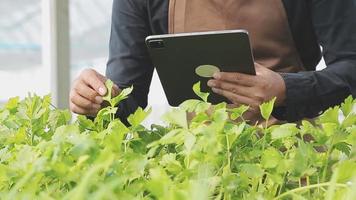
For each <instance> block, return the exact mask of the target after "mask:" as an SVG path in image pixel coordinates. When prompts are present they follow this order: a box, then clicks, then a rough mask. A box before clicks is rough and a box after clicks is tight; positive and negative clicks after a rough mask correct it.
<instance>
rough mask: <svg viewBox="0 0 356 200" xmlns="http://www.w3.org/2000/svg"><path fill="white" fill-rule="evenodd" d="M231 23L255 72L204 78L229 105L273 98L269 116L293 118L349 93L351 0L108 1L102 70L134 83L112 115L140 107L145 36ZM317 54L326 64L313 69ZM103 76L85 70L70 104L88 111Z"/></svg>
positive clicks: (354, 44) (145, 81) (146, 69)
mask: <svg viewBox="0 0 356 200" xmlns="http://www.w3.org/2000/svg"><path fill="white" fill-rule="evenodd" d="M239 28H243V29H247V30H248V31H249V33H250V35H251V42H252V46H253V52H254V56H255V59H256V65H255V68H256V71H257V75H256V76H249V75H244V74H239V73H217V74H215V75H214V79H212V80H211V81H209V82H208V85H209V86H210V87H211V88H212V89H213V91H214V92H216V93H218V94H221V95H223V96H225V97H227V98H228V99H230V100H231V102H232V103H233V104H234V105H235V106H238V105H241V104H245V105H250V108H251V112H254V113H257V112H258V105H259V104H260V103H262V102H264V101H268V100H270V99H272V98H273V97H277V102H276V108H275V110H274V113H273V115H274V116H275V117H276V118H278V119H280V120H287V121H297V120H300V119H302V118H312V117H315V116H317V115H318V114H320V113H321V112H322V111H324V110H325V109H327V108H328V107H330V106H334V105H337V104H340V103H341V102H342V101H343V99H344V98H346V97H347V96H348V95H350V94H352V95H353V96H354V97H356V1H355V0H343V1H340V0H297V1H296V0H114V4H113V14H112V31H111V40H110V57H109V62H108V65H107V73H106V76H107V77H108V78H110V79H112V80H113V81H114V82H115V83H116V84H117V86H115V89H114V90H115V92H116V93H118V92H119V91H120V90H119V87H120V88H125V87H128V86H131V85H134V92H133V93H132V95H131V96H130V98H129V99H127V100H126V101H125V102H123V103H122V104H120V105H119V113H118V116H119V117H121V118H122V119H125V118H126V116H128V115H129V114H130V113H132V112H133V111H134V110H135V109H136V108H137V107H138V106H141V107H146V106H147V95H148V91H149V86H150V83H151V78H152V73H153V68H154V67H153V66H152V63H151V60H150V58H149V56H148V53H147V49H146V47H145V44H144V39H145V37H146V36H148V35H156V34H165V33H179V32H193V31H208V30H226V29H239ZM320 46H322V49H323V50H322V52H321V50H320ZM321 53H322V55H323V56H324V59H325V61H326V64H327V68H326V69H324V70H322V71H315V67H316V65H317V64H318V62H319V61H320V58H321ZM237 56H238V55H237ZM105 80H106V77H104V76H103V75H100V74H98V73H97V72H95V71H94V70H90V69H88V70H85V71H84V72H83V73H82V74H81V75H80V76H79V77H78V79H77V80H76V82H75V83H74V86H73V89H72V91H71V95H70V96H71V98H70V104H71V110H72V111H73V112H75V113H78V114H84V115H96V113H97V112H98V110H99V109H100V105H101V103H102V96H103V95H105V93H106V92H107V91H106V89H105V86H104V82H105Z"/></svg>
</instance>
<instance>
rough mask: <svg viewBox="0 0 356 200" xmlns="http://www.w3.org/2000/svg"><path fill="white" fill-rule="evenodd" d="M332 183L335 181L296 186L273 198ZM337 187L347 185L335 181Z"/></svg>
mask: <svg viewBox="0 0 356 200" xmlns="http://www.w3.org/2000/svg"><path fill="white" fill-rule="evenodd" d="M331 184H334V183H330V182H326V183H319V184H314V185H309V186H305V187H300V188H295V189H293V190H289V191H287V192H285V193H283V194H281V195H279V196H277V197H276V198H274V199H273V200H277V199H282V198H283V197H286V196H288V195H291V194H293V193H297V192H301V191H304V190H308V189H313V188H320V187H325V186H330V185H331ZM335 187H343V188H347V185H346V184H342V183H335Z"/></svg>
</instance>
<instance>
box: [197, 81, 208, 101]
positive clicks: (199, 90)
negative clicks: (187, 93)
mask: <svg viewBox="0 0 356 200" xmlns="http://www.w3.org/2000/svg"><path fill="white" fill-rule="evenodd" d="M193 91H194V93H195V94H196V95H197V96H198V97H200V98H201V99H202V100H203V101H204V102H208V97H209V93H204V92H201V88H200V82H198V83H196V84H194V86H193Z"/></svg>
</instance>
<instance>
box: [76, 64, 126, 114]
mask: <svg viewBox="0 0 356 200" xmlns="http://www.w3.org/2000/svg"><path fill="white" fill-rule="evenodd" d="M106 80H107V78H106V77H105V76H103V75H101V74H99V73H98V72H97V71H95V70H93V69H86V70H84V71H82V73H81V74H80V75H79V77H78V78H77V79H76V80H75V81H74V83H73V87H72V89H71V91H70V97H69V105H70V110H71V111H72V112H74V113H76V114H80V115H87V116H96V115H97V113H98V112H99V110H100V109H101V104H102V103H103V96H105V94H106V93H107V89H106V87H105V82H106ZM119 91H120V89H119V87H118V86H117V85H114V87H113V95H114V96H115V95H117V94H119Z"/></svg>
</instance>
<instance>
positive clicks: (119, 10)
mask: <svg viewBox="0 0 356 200" xmlns="http://www.w3.org/2000/svg"><path fill="white" fill-rule="evenodd" d="M150 34H151V31H150V26H149V20H148V14H147V9H146V3H145V1H144V0H114V1H113V12H112V25H111V36H110V47H109V48H110V52H109V61H108V64H107V69H106V76H107V77H108V78H110V79H111V80H113V81H114V82H115V83H116V84H117V85H118V86H119V87H120V88H126V87H130V86H134V90H133V93H132V94H131V95H130V97H129V98H128V99H127V100H125V101H123V102H122V103H120V104H119V110H118V113H117V116H118V117H120V118H121V119H122V120H123V121H126V118H127V116H128V115H129V114H131V113H133V112H134V111H135V110H136V109H137V107H139V106H140V107H143V108H145V107H146V106H147V96H148V92H149V87H150V84H151V79H152V74H153V65H152V62H151V60H150V58H149V55H148V52H147V48H146V46H145V38H146V37H147V36H148V35H150Z"/></svg>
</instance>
